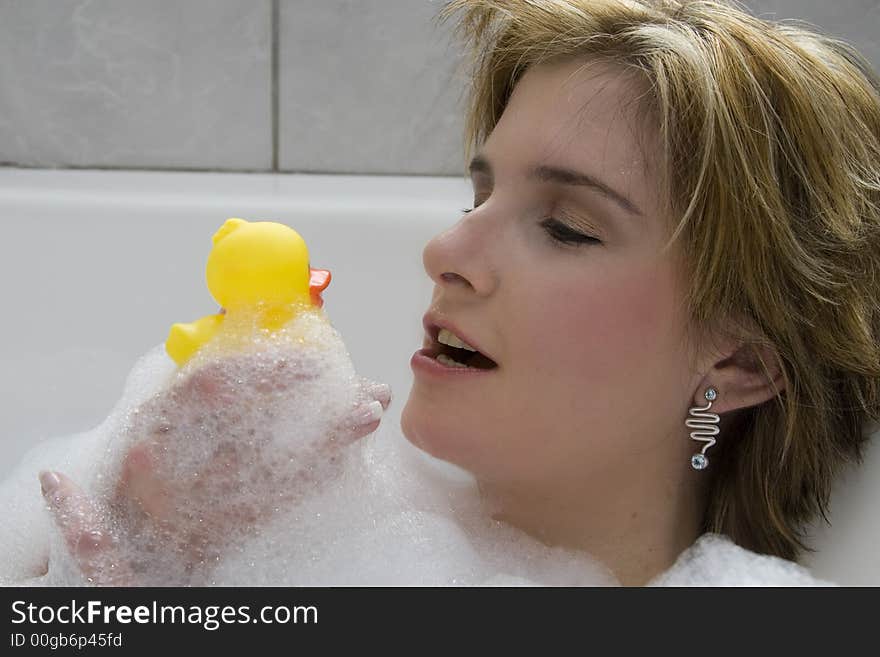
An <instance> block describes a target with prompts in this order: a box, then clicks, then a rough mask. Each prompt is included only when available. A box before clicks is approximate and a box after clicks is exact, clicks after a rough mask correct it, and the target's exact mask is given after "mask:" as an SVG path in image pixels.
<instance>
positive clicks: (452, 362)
mask: <svg viewBox="0 0 880 657" xmlns="http://www.w3.org/2000/svg"><path fill="white" fill-rule="evenodd" d="M437 362H438V363H443V364H444V365H446V366H447V367H464V368H467V369H469V370H472V369H474V368H473V367H471V366H470V365H465V364H464V363H459V362H458V361H457V360H453V359H452V358H450V357H449V356H447V355H446V354H440V355H439V356H437Z"/></svg>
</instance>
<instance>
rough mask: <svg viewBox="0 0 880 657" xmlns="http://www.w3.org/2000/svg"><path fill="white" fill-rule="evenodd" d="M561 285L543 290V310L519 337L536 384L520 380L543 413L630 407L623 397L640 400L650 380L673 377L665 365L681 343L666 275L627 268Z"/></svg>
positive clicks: (652, 269) (648, 269) (649, 269)
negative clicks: (540, 402)
mask: <svg viewBox="0 0 880 657" xmlns="http://www.w3.org/2000/svg"><path fill="white" fill-rule="evenodd" d="M565 280H567V281H568V282H567V283H564V284H562V285H556V286H553V287H552V288H549V287H548V288H545V289H544V294H542V295H541V296H542V299H543V301H542V302H541V303H540V306H539V307H541V308H542V311H543V312H542V313H540V315H534V316H529V319H528V320H527V321H528V325H527V329H526V330H525V331H524V332H523V341H524V342H523V346H522V350H521V352H522V353H524V354H533V355H534V357H533V358H530V362H528V363H525V365H526V366H527V370H528V371H530V372H532V373H533V378H532V377H528V376H526V377H522V378H521V379H520V380H521V381H523V382H524V383H526V384H527V385H530V387H531V388H533V394H534V395H538V396H539V397H542V398H543V402H544V405H545V407H549V408H554V409H555V412H569V411H571V410H574V409H581V411H580V412H581V413H585V412H590V411H595V409H596V408H598V407H604V408H608V405H609V404H610V405H615V404H617V405H620V404H621V402H623V403H625V404H628V403H632V396H628V395H627V394H626V392H627V391H631V392H632V393H633V394H635V395H644V394H646V390H647V389H648V387H647V386H650V385H652V384H653V383H654V381H653V379H654V378H657V377H661V378H662V377H663V376H665V375H669V374H671V373H670V372H668V371H667V370H668V369H669V366H670V363H669V362H668V360H667V359H668V358H669V357H670V355H673V352H674V353H675V354H677V346H678V345H679V344H680V340H679V339H678V338H675V335H677V334H676V332H675V331H674V330H673V327H674V326H676V318H675V316H674V312H675V308H676V295H675V291H674V288H673V285H672V277H671V276H670V275H669V272H668V271H667V270H666V269H664V268H663V267H662V266H651V267H643V268H640V269H639V268H635V267H633V266H632V265H629V266H628V267H626V268H625V269H624V268H622V271H621V273H620V274H619V275H615V273H614V272H598V273H595V274H594V275H593V276H591V277H589V278H585V277H584V276H581V277H580V278H579V279H577V278H574V277H571V278H569V279H565ZM671 348H672V349H671ZM523 373H525V372H523ZM530 381H531V382H532V383H529V382H530ZM551 397H552V398H551ZM560 406H562V408H560ZM603 415H606V414H604V413H603Z"/></svg>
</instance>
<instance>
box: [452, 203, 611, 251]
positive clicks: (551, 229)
mask: <svg viewBox="0 0 880 657" xmlns="http://www.w3.org/2000/svg"><path fill="white" fill-rule="evenodd" d="M478 207H479V205H475V206H474V207H472V208H462V210H461V212H462V214H469V213H471V212H473V211H474V210H476V209H477V208H478ZM540 225H541V227H542V228H543V229H544V232H546V233H547V235H548V236H549V237H550V239H552V240H553V241H554V242H557V243H559V244H565V245H573V246H578V245H581V244H601V243H602V242H601V240H599V239H598V238H596V237H593V236H592V235H585V234H584V233H581V232H578V231H576V230H574V229H573V228H570V227H569V226H567V225H566V224H564V223H562V222H561V221H559V220H558V219H556V218H554V217H547V218H546V219H544V220H543V221H542V222H541V224H540Z"/></svg>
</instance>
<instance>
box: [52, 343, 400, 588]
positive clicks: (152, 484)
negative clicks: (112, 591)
mask: <svg viewBox="0 0 880 657" xmlns="http://www.w3.org/2000/svg"><path fill="white" fill-rule="evenodd" d="M313 365H314V364H312V365H310V364H308V363H306V362H304V361H299V362H293V361H292V360H290V359H282V360H280V361H279V360H268V359H263V358H260V357H257V358H254V357H248V358H246V359H245V358H241V359H239V360H238V361H237V362H235V363H233V364H232V366H230V363H229V362H225V363H218V364H210V365H207V366H204V367H203V368H201V369H199V370H197V371H195V372H194V373H193V374H192V375H191V376H189V377H188V378H186V379H185V380H183V381H182V382H181V383H180V384H178V385H177V386H175V387H173V388H171V389H170V390H168V391H167V392H165V393H162V394H161V395H159V396H157V397H155V398H153V399H152V400H150V401H148V402H147V403H146V404H144V405H142V406H141V407H140V408H138V409H137V411H136V413H134V414H133V416H134V417H135V421H134V423H133V425H132V429H131V430H132V431H133V432H134V433H135V435H136V438H135V440H134V442H133V444H132V445H131V447H130V448H128V450H127V452H126V453H125V456H124V458H123V459H122V465H121V471H120V476H119V479H118V483H117V485H116V487H115V490H114V491H113V494H112V495H111V496H110V499H109V500H108V501H107V502H106V503H100V502H98V501H97V500H95V499H92V498H90V497H89V496H88V495H87V494H85V493H84V492H83V491H82V490H81V489H80V488H79V487H78V486H77V485H76V484H75V483H74V482H73V481H71V480H70V479H69V478H67V477H66V476H64V475H63V474H61V473H51V472H46V473H42V474H41V485H42V487H43V492H44V497H45V499H46V501H47V503H48V506H49V508H50V510H51V511H52V513H53V517H54V519H55V522H56V525H57V526H58V528H59V530H60V531H61V533H62V535H63V537H64V540H65V544H66V545H67V548H68V550H69V552H70V554H71V555H72V556H73V558H74V559H75V560H76V562H77V563H78V565H79V567H80V569H81V571H82V573H83V575H84V576H85V577H86V578H87V579H88V580H89V581H92V582H93V583H95V584H99V585H120V584H125V583H129V584H135V583H141V582H143V581H144V580H149V577H150V573H149V572H148V571H149V563H146V562H143V561H141V562H138V561H137V560H134V561H133V560H131V559H127V558H126V557H125V554H128V553H131V552H132V546H134V547H135V549H134V551H135V553H145V554H146V553H149V554H152V553H155V552H156V551H157V550H159V551H161V552H162V553H164V554H166V555H168V554H170V555H171V556H173V557H174V558H175V561H176V563H177V564H179V565H180V567H181V572H180V573H179V576H180V577H187V576H188V575H189V574H191V573H192V572H193V571H194V570H196V569H198V568H199V567H205V566H206V565H208V564H210V563H212V562H213V560H215V559H216V558H217V557H218V555H219V554H220V552H221V551H222V550H223V549H224V548H225V547H227V545H228V544H229V541H230V540H232V539H233V538H234V537H236V536H241V535H243V534H246V533H248V531H250V530H252V529H253V528H255V527H256V526H257V525H258V524H259V523H261V522H263V521H265V520H266V519H267V518H269V517H271V516H272V515H273V514H274V513H276V512H278V511H280V510H281V509H284V508H288V507H289V506H290V505H291V504H295V503H296V502H297V500H298V498H301V497H302V496H303V495H305V494H307V493H308V492H309V491H310V490H313V489H314V488H315V487H316V486H319V485H321V484H322V483H323V482H324V481H326V480H327V479H328V478H332V476H333V475H334V474H335V473H336V472H337V471H338V469H339V468H340V467H341V459H340V456H341V455H342V450H343V449H344V448H345V447H346V446H347V445H349V444H351V443H352V442H354V441H356V440H357V439H358V438H361V437H363V436H366V435H368V434H370V433H372V432H373V431H375V430H376V428H377V427H378V425H379V422H380V418H381V414H382V411H383V410H384V409H385V408H387V407H388V405H389V403H390V401H391V394H390V390H389V388H388V386H385V385H382V384H374V383H371V382H369V381H365V380H362V381H361V383H360V386H359V388H358V395H357V398H356V402H355V404H354V405H353V406H352V407H351V408H349V410H348V411H347V412H346V413H344V414H342V415H341V416H340V417H336V418H324V419H325V420H327V422H329V426H330V430H329V431H326V432H324V433H323V434H322V435H321V436H320V439H318V440H316V441H312V442H311V443H307V444H299V445H297V444H293V445H291V446H290V447H289V448H288V446H287V444H286V443H281V445H280V448H279V436H277V435H265V433H264V432H261V431H257V430H256V428H255V425H254V423H253V421H254V419H255V418H256V417H259V418H262V417H264V416H266V417H270V418H271V417H272V416H273V415H279V421H283V420H285V417H284V414H283V412H281V411H283V409H284V407H285V404H284V400H285V399H286V400H290V399H291V397H292V396H293V397H295V396H296V395H297V394H298V392H300V393H301V392H302V391H303V390H304V386H308V385H311V384H314V383H315V382H316V379H319V378H320V376H319V375H318V374H316V373H315V367H314V366H313ZM319 424H320V423H319ZM193 443H195V444H193ZM279 460H281V461H284V465H285V467H282V468H279V467H278V464H279ZM147 561H149V559H147Z"/></svg>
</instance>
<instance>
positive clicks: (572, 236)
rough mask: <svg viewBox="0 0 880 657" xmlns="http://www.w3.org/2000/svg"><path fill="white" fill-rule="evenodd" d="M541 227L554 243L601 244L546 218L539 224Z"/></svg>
mask: <svg viewBox="0 0 880 657" xmlns="http://www.w3.org/2000/svg"><path fill="white" fill-rule="evenodd" d="M541 226H542V227H543V228H544V230H545V231H546V232H547V234H548V235H549V236H550V237H551V238H552V239H553V240H555V241H556V242H560V243H562V244H601V243H602V242H601V241H600V240H599V239H598V238H596V237H593V236H592V235H584V234H583V233H579V232H578V231H576V230H574V229H573V228H569V227H568V226H566V225H565V224H564V223H562V222H561V221H559V220H557V219H554V218H553V217H548V218H547V219H544V221H542V222H541Z"/></svg>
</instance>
